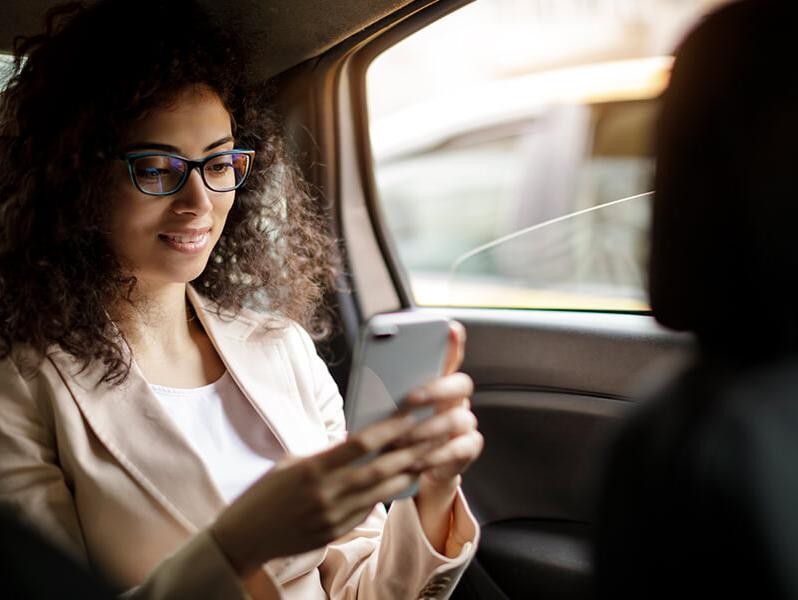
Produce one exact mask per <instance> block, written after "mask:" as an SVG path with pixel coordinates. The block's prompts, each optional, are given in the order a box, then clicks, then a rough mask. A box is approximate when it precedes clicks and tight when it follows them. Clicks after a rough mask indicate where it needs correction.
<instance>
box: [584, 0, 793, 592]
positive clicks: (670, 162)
mask: <svg viewBox="0 0 798 600" xmlns="http://www.w3.org/2000/svg"><path fill="white" fill-rule="evenodd" d="M796 17H798V6H796V5H795V3H794V2H786V1H782V0H742V1H739V2H732V3H729V4H728V5H726V6H724V7H722V8H720V9H718V10H716V11H715V12H713V13H712V14H711V15H709V16H708V17H707V18H706V19H704V20H703V21H702V22H701V23H700V24H699V25H698V26H697V27H696V29H695V30H694V31H692V32H690V34H689V35H688V36H687V37H686V39H685V40H684V42H683V43H682V44H681V46H680V48H679V50H678V52H677V53H676V60H675V62H674V67H673V74H672V77H671V82H670V85H669V87H668V89H667V90H666V92H665V94H664V97H663V105H662V113H661V117H660V123H659V129H658V135H657V175H656V181H655V188H656V198H655V200H654V212H653V226H652V246H651V263H650V266H649V271H650V283H649V290H650V295H651V305H652V308H653V312H654V316H656V318H657V320H658V321H659V322H660V323H662V324H663V325H666V326H668V327H671V328H673V329H676V330H682V331H689V332H692V333H693V334H695V337H696V340H697V342H698V343H697V348H696V350H697V352H696V355H695V356H694V357H693V360H692V361H691V362H690V364H688V365H687V366H686V368H685V369H684V370H683V371H682V372H680V373H679V374H678V376H676V377H675V378H674V379H673V380H672V381H670V382H668V384H667V385H666V386H664V387H663V388H662V389H660V390H659V391H658V392H657V394H656V395H655V396H654V397H653V398H650V399H649V400H648V401H647V402H646V403H644V405H643V406H642V407H641V410H640V411H639V412H637V413H635V415H634V418H632V419H631V420H630V421H629V422H628V423H626V424H625V425H624V427H623V428H622V430H621V431H620V432H619V435H618V437H617V439H616V440H614V443H613V445H612V447H611V451H610V453H609V456H608V465H607V469H606V473H605V477H604V481H603V490H602V495H601V498H600V502H599V506H598V517H599V518H598V527H597V539H596V547H595V558H596V561H595V566H596V574H597V578H596V582H597V597H599V598H612V599H618V598H651V599H655V598H663V599H664V598H675V597H689V598H731V597H734V598H769V599H776V598H778V599H787V598H789V599H794V598H798V570H796V568H795V557H796V553H798V508H797V507H798V471H797V470H796V468H795V456H796V454H798V442H797V441H796V440H798V435H797V434H798V403H796V389H798V310H796V302H795V296H796V295H795V292H796V288H797V287H798V286H796V273H798V250H796V245H795V223H796V220H798V203H796V201H795V200H796V198H795V195H796V194H795V157H794V154H795V153H794V146H795V140H796V137H798V76H796V71H795V68H794V65H793V60H792V58H793V57H794V55H795V23H796Z"/></svg>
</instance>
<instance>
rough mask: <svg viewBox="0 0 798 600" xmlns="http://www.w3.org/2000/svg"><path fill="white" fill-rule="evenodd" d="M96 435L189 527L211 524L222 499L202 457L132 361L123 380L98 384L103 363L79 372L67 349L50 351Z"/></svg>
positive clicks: (139, 480) (123, 464)
mask: <svg viewBox="0 0 798 600" xmlns="http://www.w3.org/2000/svg"><path fill="white" fill-rule="evenodd" d="M49 358H50V360H51V361H52V362H53V364H54V365H55V367H56V369H57V370H58V371H59V372H60V373H61V376H62V379H63V381H64V383H65V385H66V386H67V388H68V389H69V391H70V393H71V394H72V396H73V398H74V399H75V402H76V403H77V405H78V407H79V408H80V410H81V412H82V414H83V416H84V418H85V419H86V421H87V422H88V424H89V426H90V427H91V429H92V430H93V431H94V433H95V435H96V436H97V437H98V438H99V440H100V441H101V442H102V443H103V444H104V445H105V447H106V448H107V449H108V451H109V452H110V453H111V454H112V455H113V456H114V458H116V460H117V461H119V463H120V464H121V465H122V466H123V467H124V469H125V470H127V472H128V473H129V474H130V476H131V477H132V478H133V479H134V480H135V481H137V482H138V483H139V484H140V485H141V486H142V487H143V488H144V489H146V490H147V491H148V492H149V493H150V494H151V495H152V496H153V497H154V498H155V499H156V500H157V501H158V502H160V503H161V504H162V505H163V507H164V508H165V509H166V510H167V511H168V512H169V513H170V514H171V515H172V516H173V517H174V518H175V519H176V520H177V521H178V522H179V523H180V524H181V525H183V526H184V527H185V528H186V529H187V530H188V531H189V532H194V531H197V530H199V529H202V528H204V527H206V526H207V525H208V524H210V523H211V522H212V521H213V519H214V518H215V517H216V515H217V514H218V513H219V512H220V511H221V510H222V509H223V508H224V506H225V502H224V500H223V499H222V497H221V495H220V493H219V491H218V489H217V488H216V486H215V484H214V483H213V480H212V479H211V477H210V474H209V473H208V470H207V468H206V467H205V465H204V463H203V462H202V459H200V457H199V456H198V455H197V454H196V452H195V451H194V449H193V448H192V447H191V445H190V444H189V443H188V441H187V440H185V438H184V437H183V435H182V434H181V433H180V431H179V430H178V429H177V427H176V426H175V425H174V424H173V423H172V420H171V418H170V417H169V415H168V414H167V413H166V412H165V411H164V410H163V408H162V407H161V404H160V402H159V401H158V399H157V398H156V397H155V395H154V393H153V392H152V390H151V389H150V387H149V384H148V383H147V382H146V380H145V379H144V376H143V375H142V373H141V371H140V370H139V369H138V367H137V366H136V364H135V362H133V364H132V368H131V370H130V374H129V376H128V378H127V380H125V381H124V382H123V383H122V384H119V385H110V384H98V383H97V382H98V381H99V380H100V377H101V375H102V371H103V369H102V366H101V365H96V364H93V365H89V367H87V368H86V369H85V370H83V371H80V367H79V365H78V364H76V361H75V360H74V359H73V358H72V357H71V356H70V355H69V354H67V353H66V352H63V351H62V350H56V351H54V352H51V353H50V355H49Z"/></svg>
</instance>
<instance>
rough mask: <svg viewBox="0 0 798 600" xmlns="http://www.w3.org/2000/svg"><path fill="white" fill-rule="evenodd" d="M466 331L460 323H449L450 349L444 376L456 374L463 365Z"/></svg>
mask: <svg viewBox="0 0 798 600" xmlns="http://www.w3.org/2000/svg"><path fill="white" fill-rule="evenodd" d="M465 342H466V330H465V327H463V324H462V323H460V322H459V321H449V349H448V352H447V355H446V361H445V362H444V367H443V374H444V375H449V374H450V373H454V372H455V371H457V369H459V368H460V365H462V364H463V357H464V356H465Z"/></svg>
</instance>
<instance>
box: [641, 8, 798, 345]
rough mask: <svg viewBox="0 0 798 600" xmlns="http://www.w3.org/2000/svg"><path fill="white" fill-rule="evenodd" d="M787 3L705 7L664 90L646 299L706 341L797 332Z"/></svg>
mask: <svg viewBox="0 0 798 600" xmlns="http://www.w3.org/2000/svg"><path fill="white" fill-rule="evenodd" d="M795 4H796V3H794V2H792V1H790V0H785V1H777V0H745V1H742V2H735V3H733V4H731V5H728V6H726V7H724V8H722V9H720V10H719V11H717V12H715V13H713V14H711V15H710V16H709V17H707V18H706V19H705V20H704V21H702V22H701V23H700V24H699V25H698V26H697V27H696V28H695V29H694V30H693V31H692V32H691V33H690V34H689V35H688V36H687V37H686V39H685V40H684V42H683V43H682V45H681V46H680V48H679V49H678V51H677V54H676V60H675V63H674V68H673V74H672V79H671V83H670V85H669V87H668V89H667V90H666V92H665V94H664V96H663V107H662V113H661V116H660V121H659V125H658V131H657V149H656V152H657V175H656V182H655V189H656V198H655V201H654V221H653V228H652V251H651V263H650V284H649V291H650V295H651V304H652V307H653V310H654V314H655V316H656V318H657V319H658V320H659V321H660V322H661V323H663V324H664V325H666V326H669V327H672V328H675V329H679V330H689V331H694V332H696V333H697V334H698V335H699V339H702V338H703V341H705V342H708V343H711V344H725V343H727V342H729V341H735V340H742V339H748V340H752V341H754V342H762V343H765V344H767V343H770V342H769V339H770V337H771V336H772V334H773V331H772V329H773V328H774V327H776V328H778V329H781V330H789V331H790V333H789V336H791V337H790V343H791V344H792V343H795V342H796V339H798V333H796V332H798V327H797V326H796V323H798V303H796V302H795V292H796V291H798V285H796V279H798V243H796V241H798V236H797V235H796V231H798V153H797V152H796V148H798V69H796V67H795V61H793V60H792V59H793V57H794V56H795V55H796V49H795V44H796V41H795V34H796V31H798V28H797V25H796V23H798V21H796V18H795V17H796V14H798V10H796V8H795V6H794V5H795ZM766 328H769V329H766ZM763 329H764V330H763ZM778 335H783V333H779V334H778ZM793 338H796V339H793Z"/></svg>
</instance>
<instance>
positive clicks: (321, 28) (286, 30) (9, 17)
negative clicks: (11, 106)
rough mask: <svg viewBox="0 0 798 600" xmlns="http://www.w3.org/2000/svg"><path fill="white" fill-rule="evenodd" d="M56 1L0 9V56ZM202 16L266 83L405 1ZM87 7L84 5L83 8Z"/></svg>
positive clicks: (307, 2)
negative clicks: (240, 47) (242, 44)
mask: <svg viewBox="0 0 798 600" xmlns="http://www.w3.org/2000/svg"><path fill="white" fill-rule="evenodd" d="M61 3H62V2H61V1H59V0H26V1H25V2H2V3H0V51H3V52H9V53H10V52H11V50H12V48H13V44H14V38H15V37H17V36H19V35H21V34H22V35H34V34H36V33H38V32H40V31H41V30H42V27H43V18H44V14H45V13H46V12H47V10H48V9H50V8H51V7H53V6H56V5H58V4H61ZM200 3H201V4H203V5H204V6H205V7H206V10H207V11H208V12H209V13H210V14H212V15H213V16H214V17H215V18H217V19H218V20H219V23H220V24H222V25H224V26H225V28H227V27H231V28H233V29H234V30H236V31H239V32H241V33H242V35H243V37H244V39H245V40H247V41H248V43H249V44H250V47H251V50H252V52H253V53H254V55H255V65H254V66H255V68H254V69H253V72H254V73H257V74H258V76H260V77H263V78H265V79H268V78H270V77H272V76H274V75H277V74H278V73H281V72H282V71H285V70H286V69H289V68H291V67H293V66H295V65H298V64H299V63H301V62H304V61H305V60H307V59H310V58H313V57H314V56H319V55H320V54H322V53H324V52H325V51H327V50H329V49H330V48H332V47H333V46H335V45H336V44H338V43H339V42H341V41H342V40H344V39H346V38H347V37H349V36H351V35H352V34H353V33H356V32H358V31H361V30H363V29H365V28H367V27H368V26H370V25H372V24H374V23H375V22H377V21H379V20H380V19H381V18H383V17H385V16H386V15H389V14H391V13H393V12H395V11H396V10H398V9H400V8H401V7H403V6H405V5H407V4H410V0H369V1H368V2H364V1H363V0H338V1H337V2H335V3H334V4H331V5H329V8H325V9H321V10H320V6H319V3H318V2H316V1H315V0H243V1H239V2H230V3H228V2H222V3H220V2H210V1H208V0H201V2H200ZM87 4H90V3H87Z"/></svg>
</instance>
